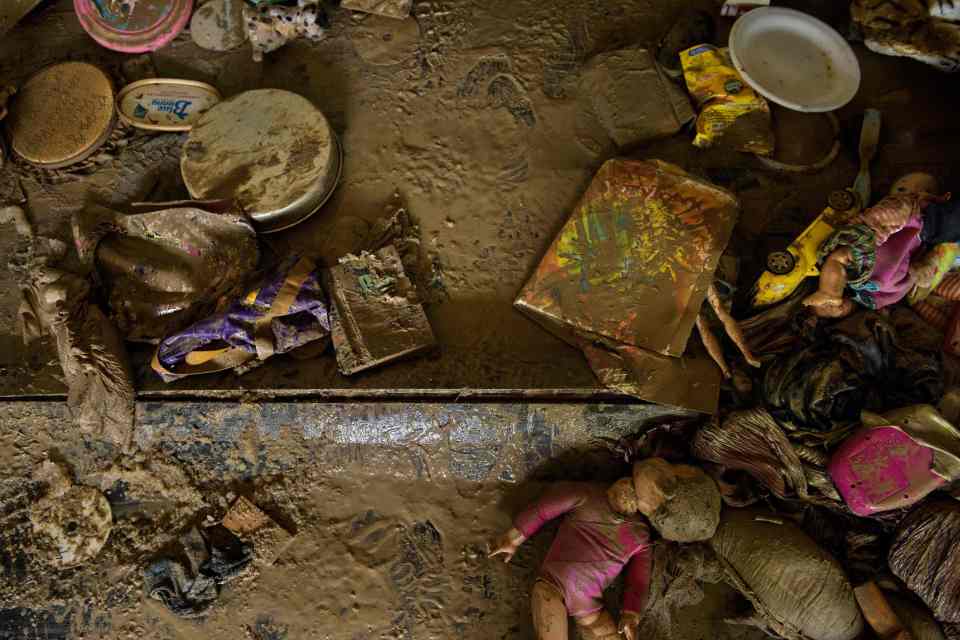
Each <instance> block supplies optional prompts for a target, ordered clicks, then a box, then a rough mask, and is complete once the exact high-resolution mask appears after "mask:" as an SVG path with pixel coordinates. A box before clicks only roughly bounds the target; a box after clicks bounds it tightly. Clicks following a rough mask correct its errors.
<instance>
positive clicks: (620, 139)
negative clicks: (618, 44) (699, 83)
mask: <svg viewBox="0 0 960 640" xmlns="http://www.w3.org/2000/svg"><path fill="white" fill-rule="evenodd" d="M580 91H581V94H582V95H586V96H590V101H591V103H592V105H591V106H592V108H593V113H594V115H595V117H596V118H597V120H598V121H599V123H600V124H601V125H602V127H603V128H604V130H606V132H607V135H609V136H610V139H611V140H613V142H614V143H615V144H616V145H617V146H618V147H621V148H623V147H629V146H632V145H636V144H639V143H642V142H646V141H648V140H653V139H656V138H663V137H666V136H671V135H673V134H675V133H676V132H677V131H679V130H680V129H681V127H683V126H684V125H685V124H687V123H688V122H690V121H691V120H693V118H694V115H695V114H694V111H693V107H692V106H691V105H690V100H689V99H688V98H687V94H686V92H685V91H684V90H683V89H682V88H681V87H679V86H678V85H677V84H676V83H674V82H671V81H670V79H669V78H667V77H666V76H665V75H664V74H663V72H662V71H661V70H660V67H659V65H657V63H656V61H655V60H654V57H653V55H652V54H651V53H650V52H649V51H647V50H646V49H640V48H633V49H621V50H619V51H611V52H609V53H604V54H600V55H598V56H596V57H594V58H593V59H592V60H591V61H590V62H589V63H588V64H587V66H586V67H585V68H584V70H583V73H582V75H581V80H580Z"/></svg>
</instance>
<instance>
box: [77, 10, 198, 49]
mask: <svg viewBox="0 0 960 640" xmlns="http://www.w3.org/2000/svg"><path fill="white" fill-rule="evenodd" d="M73 7H74V10H75V11H76V13H77V18H78V19H79V20H80V24H81V25H82V26H83V28H84V29H85V30H86V31H87V33H89V34H90V37H92V38H93V39H94V40H96V41H97V42H98V43H100V44H101V45H103V46H104V47H107V48H108V49H113V50H115V51H123V52H125V53H144V52H147V51H153V50H155V49H159V48H160V47H162V46H164V45H165V44H167V43H169V42H170V41H171V40H173V39H174V38H175V37H177V34H178V33H180V31H181V30H183V27H184V26H185V25H186V24H187V21H188V20H189V19H190V14H191V13H192V10H193V0H73Z"/></svg>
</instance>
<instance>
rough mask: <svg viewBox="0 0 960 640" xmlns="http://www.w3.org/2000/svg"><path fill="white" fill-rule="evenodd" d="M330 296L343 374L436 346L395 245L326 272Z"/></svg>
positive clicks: (346, 259)
mask: <svg viewBox="0 0 960 640" xmlns="http://www.w3.org/2000/svg"><path fill="white" fill-rule="evenodd" d="M324 286H325V288H326V290H327V293H328V294H329V296H330V300H331V307H332V308H331V319H332V328H331V338H332V340H333V346H334V348H335V349H336V352H337V365H338V366H339V368H340V371H341V372H342V373H343V374H344V375H352V374H354V373H357V372H359V371H363V370H364V369H369V368H370V367H375V366H377V365H381V364H385V363H387V362H391V361H393V360H396V359H398V358H402V357H405V356H408V355H411V354H414V353H418V352H421V351H424V350H426V349H429V348H430V347H432V346H434V345H435V344H436V339H435V338H434V336H433V330H432V329H431V328H430V322H429V321H428V320H427V316H426V314H425V313H424V311H423V305H422V304H421V303H420V298H419V295H418V294H417V290H416V287H415V286H414V285H413V283H411V282H410V279H409V278H408V277H407V275H406V273H405V272H404V269H403V263H402V262H401V260H400V254H399V253H398V252H397V249H396V248H395V247H394V246H393V245H388V246H386V247H383V248H382V249H379V250H378V251H377V252H376V253H367V252H363V253H361V254H360V255H359V256H356V255H347V256H344V257H343V258H341V259H340V264H338V265H336V266H334V267H332V268H330V269H329V270H327V271H326V272H325V274H324Z"/></svg>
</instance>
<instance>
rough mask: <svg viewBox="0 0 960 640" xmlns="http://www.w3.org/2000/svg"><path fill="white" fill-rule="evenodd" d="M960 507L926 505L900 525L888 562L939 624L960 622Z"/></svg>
mask: <svg viewBox="0 0 960 640" xmlns="http://www.w3.org/2000/svg"><path fill="white" fill-rule="evenodd" d="M958 540H960V504H958V503H957V502H955V501H953V500H933V501H930V502H926V503H924V504H922V505H920V506H919V507H917V508H916V509H914V510H913V511H911V512H910V513H909V515H907V517H906V518H904V520H903V521H902V522H901V523H900V526H899V527H898V528H897V532H896V535H895V537H894V541H893V544H892V545H891V546H890V553H889V555H888V556H887V562H888V563H889V565H890V570H891V571H893V573H894V575H896V576H897V577H898V578H900V579H901V580H903V581H904V582H905V583H906V585H907V587H909V588H910V590H911V591H913V592H914V593H915V594H917V595H918V596H920V599H921V600H923V601H924V602H925V603H926V605H927V606H928V607H930V610H931V611H933V613H934V615H935V616H936V617H937V619H938V620H941V621H943V622H960V542H958Z"/></svg>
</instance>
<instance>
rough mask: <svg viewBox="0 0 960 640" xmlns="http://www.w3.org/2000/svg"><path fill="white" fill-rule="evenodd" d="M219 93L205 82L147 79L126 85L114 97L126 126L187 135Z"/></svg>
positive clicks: (215, 100) (213, 103) (217, 99)
mask: <svg viewBox="0 0 960 640" xmlns="http://www.w3.org/2000/svg"><path fill="white" fill-rule="evenodd" d="M220 99H221V98H220V92H219V91H217V90H216V89H215V88H214V87H211V86H210V85H209V84H206V83H205V82H197V81H195V80H177V79H173V78H148V79H146V80H138V81H137V82H133V83H131V84H128V85H127V86H125V87H124V88H123V89H121V90H120V93H119V94H118V95H117V113H118V114H119V115H120V119H121V120H123V121H124V122H125V123H127V124H129V125H131V126H134V127H138V128H140V129H150V130H152V131H189V130H190V129H191V128H193V125H194V123H195V122H196V121H197V120H198V119H199V118H200V116H201V114H203V113H204V112H205V111H206V110H207V109H209V108H210V107H212V106H213V105H215V104H217V103H218V102H220Z"/></svg>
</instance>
